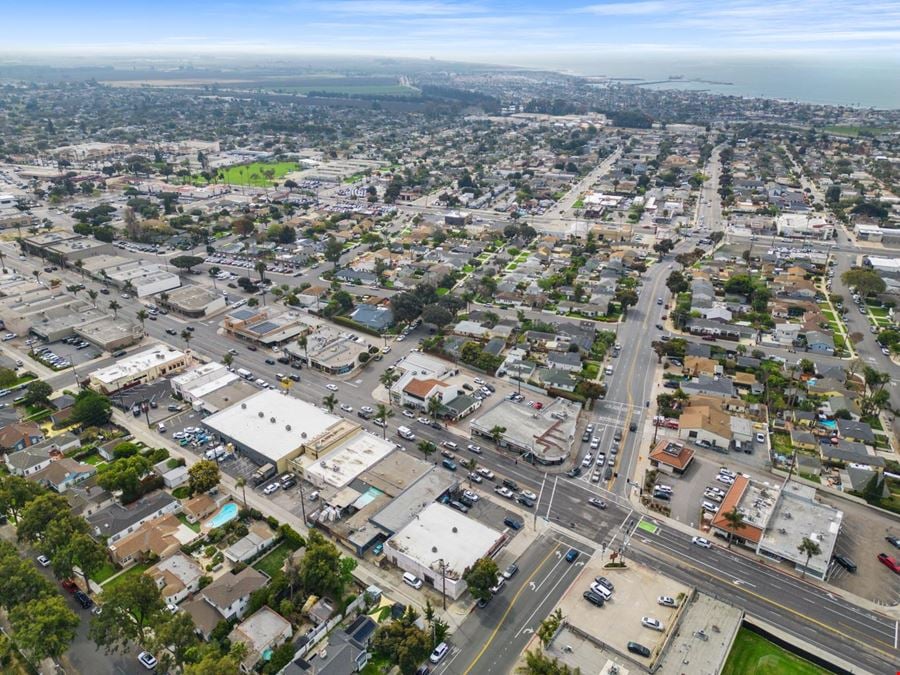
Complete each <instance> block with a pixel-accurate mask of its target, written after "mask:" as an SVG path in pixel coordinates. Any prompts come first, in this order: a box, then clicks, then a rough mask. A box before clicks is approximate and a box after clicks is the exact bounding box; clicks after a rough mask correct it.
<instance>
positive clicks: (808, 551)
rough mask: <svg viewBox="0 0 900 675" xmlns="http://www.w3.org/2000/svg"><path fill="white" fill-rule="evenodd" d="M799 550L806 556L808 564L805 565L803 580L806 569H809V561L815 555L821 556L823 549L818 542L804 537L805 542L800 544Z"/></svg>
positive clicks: (801, 576) (802, 574)
mask: <svg viewBox="0 0 900 675" xmlns="http://www.w3.org/2000/svg"><path fill="white" fill-rule="evenodd" d="M797 550H798V551H800V553H801V554H802V555H805V556H806V562H805V563H804V565H803V572H802V573H801V575H800V578H801V579H802V578H803V577H805V576H806V568H807V567H809V559H810V558H812V557H813V556H814V555H821V553H822V548H821V547H820V546H819V544H818V542H816V541H813V540H812V539H810V538H809V537H803V541H801V542H800V545H799V546H798V547H797Z"/></svg>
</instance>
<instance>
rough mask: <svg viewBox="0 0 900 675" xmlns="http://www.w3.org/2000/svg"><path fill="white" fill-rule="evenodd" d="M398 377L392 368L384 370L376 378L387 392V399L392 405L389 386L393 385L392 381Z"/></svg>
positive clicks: (395, 380)
mask: <svg viewBox="0 0 900 675" xmlns="http://www.w3.org/2000/svg"><path fill="white" fill-rule="evenodd" d="M399 379H400V375H398V374H397V373H396V372H394V371H393V370H386V371H384V372H383V373H382V374H381V377H379V378H378V381H379V382H380V383H381V386H383V387H384V388H385V389H387V392H388V401H390V404H391V405H393V399H392V398H391V387H393V386H394V383H395V382H397V380H399Z"/></svg>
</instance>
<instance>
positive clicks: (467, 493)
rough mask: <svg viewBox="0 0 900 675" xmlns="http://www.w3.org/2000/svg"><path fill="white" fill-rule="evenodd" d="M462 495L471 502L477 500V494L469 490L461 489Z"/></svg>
mask: <svg viewBox="0 0 900 675" xmlns="http://www.w3.org/2000/svg"><path fill="white" fill-rule="evenodd" d="M463 497H465V498H466V499H468V500H469V501H472V502H477V501H478V500H479V496H478V494H477V493H475V492H472V491H471V490H463Z"/></svg>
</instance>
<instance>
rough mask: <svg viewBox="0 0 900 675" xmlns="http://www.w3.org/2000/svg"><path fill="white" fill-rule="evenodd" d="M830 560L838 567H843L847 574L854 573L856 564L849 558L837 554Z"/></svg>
mask: <svg viewBox="0 0 900 675" xmlns="http://www.w3.org/2000/svg"><path fill="white" fill-rule="evenodd" d="M832 560H834V562H836V563H837V564H838V565H840V566H841V567H843V568H844V569H845V570H847V571H848V572H851V573H854V572H856V563H855V562H853V560H851V559H850V558H849V557H847V556H845V555H842V554H841V553H838V554H837V555H835V556H834V558H832Z"/></svg>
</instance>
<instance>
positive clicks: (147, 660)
mask: <svg viewBox="0 0 900 675" xmlns="http://www.w3.org/2000/svg"><path fill="white" fill-rule="evenodd" d="M138 661H140V662H141V665H142V666H144V668H146V669H147V670H153V669H154V668H156V664H157V663H158V661H157V660H156V657H155V656H153V654H151V653H150V652H141V653H140V654H138Z"/></svg>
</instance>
